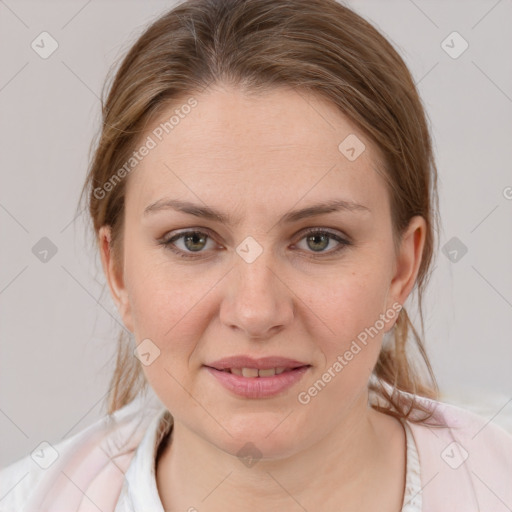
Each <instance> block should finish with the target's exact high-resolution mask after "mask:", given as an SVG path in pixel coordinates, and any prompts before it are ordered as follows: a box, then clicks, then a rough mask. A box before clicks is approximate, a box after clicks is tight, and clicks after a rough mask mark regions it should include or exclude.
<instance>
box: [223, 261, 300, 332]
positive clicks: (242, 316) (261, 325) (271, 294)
mask: <svg viewBox="0 0 512 512" xmlns="http://www.w3.org/2000/svg"><path fill="white" fill-rule="evenodd" d="M235 266H236V268H234V269H233V271H232V272H230V273H229V274H228V276H227V278H228V283H227V286H226V289H225V295H224V297H223V300H222V304H221V308H220V320H221V322H222V323H223V324H224V325H227V326H228V327H229V328H230V329H232V330H238V331H240V333H241V334H242V335H243V336H244V337H246V338H250V339H258V340H265V339H268V338H269V337H271V336H274V335H275V334H277V333H278V332H280V331H282V330H283V329H285V328H286V327H287V326H288V325H290V324H291V322H292V320H293V316H294V301H293V297H294V294H293V292H292V291H291V290H290V288H289V287H288V286H287V285H286V282H285V278H284V276H283V275H280V273H279V270H278V266H277V265H275V264H273V261H272V255H271V254H267V251H263V253H262V254H261V255H260V256H259V257H258V258H257V259H256V260H255V261H253V262H252V263H248V262H247V261H245V260H244V259H242V258H239V259H238V260H237V261H236V263H235Z"/></svg>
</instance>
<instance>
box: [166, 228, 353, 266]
mask: <svg viewBox="0 0 512 512" xmlns="http://www.w3.org/2000/svg"><path fill="white" fill-rule="evenodd" d="M191 234H199V235H206V236H207V237H208V238H207V240H208V239H211V240H213V237H212V236H211V234H210V233H209V231H199V230H191V231H182V232H181V233H178V234H176V235H174V236H173V237H171V238H168V239H165V238H164V239H162V240H160V244H161V245H163V246H164V247H165V248H166V249H169V250H170V251H172V252H173V253H175V254H176V255H177V256H179V257H180V258H187V259H197V258H200V257H202V256H200V254H201V251H197V253H195V254H193V253H190V252H185V251H182V250H181V249H178V248H176V246H175V245H174V242H175V241H177V240H179V239H181V238H183V237H185V236H186V235H191ZM312 235H327V236H328V237H329V238H330V239H332V240H335V241H336V242H338V243H339V245H338V246H337V247H336V248H335V249H332V250H330V251H327V252H318V253H316V254H315V253H314V252H312V254H313V255H314V256H315V257H320V258H321V257H324V256H331V255H333V254H335V253H338V252H340V251H342V250H343V249H344V248H345V247H347V246H349V245H352V242H350V241H349V240H347V239H345V238H342V237H341V236H339V235H336V234H335V233H332V232H331V231H327V230H326V229H322V228H313V229H309V230H307V231H306V232H304V233H303V235H302V236H301V238H299V242H300V241H301V240H303V239H304V238H307V237H308V236H312Z"/></svg>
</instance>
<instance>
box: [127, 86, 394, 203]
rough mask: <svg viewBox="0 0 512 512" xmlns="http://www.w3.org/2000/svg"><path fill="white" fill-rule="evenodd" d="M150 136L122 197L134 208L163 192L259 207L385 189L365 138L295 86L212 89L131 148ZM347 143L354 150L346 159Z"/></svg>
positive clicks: (172, 112)
mask: <svg viewBox="0 0 512 512" xmlns="http://www.w3.org/2000/svg"><path fill="white" fill-rule="evenodd" d="M191 98H193V100H191ZM187 105H194V106H193V107H188V106H187ZM149 139H151V143H150V145H151V146H152V148H151V150H150V151H148V152H147V154H146V156H144V157H143V158H142V159H141V161H140V163H139V164H138V166H137V170H136V172H134V173H132V174H131V175H130V177H129V184H128V191H127V202H130V203H133V204H135V206H136V207H137V209H141V208H142V209H143V208H144V207H145V206H147V204H149V202H151V201H156V200H157V199H159V198H160V197H163V196H164V195H165V194H166V193H168V195H170V196H172V197H179V198H185V197H186V198H190V199H196V200H197V199H198V198H199V199H201V200H203V202H208V203H210V202H211V203H216V204H219V198H222V199H227V198H230V199H232V200H236V199H237V198H238V199H239V201H240V202H245V203H246V204H247V205H252V206H253V207H257V205H258V202H259V201H260V200H261V201H263V202H264V203H265V207H266V208H268V206H269V204H274V205H279V204H280V203H282V202H283V201H285V202H286V203H287V204H288V202H291V203H292V204H293V203H295V202H297V201H299V200H300V199H301V198H302V197H305V196H310V198H311V200H315V199H319V198H322V197H323V196H324V195H325V193H329V194H330V195H331V197H332V195H333V193H336V192H337V191H339V195H340V196H344V197H346V198H348V199H352V200H358V201H360V202H363V201H367V202H368V201H374V200H377V199H379V197H380V198H381V199H382V194H383V193H384V194H385V185H384V181H383V180H382V177H381V174H382V173H381V171H380V169H381V167H382V166H381V164H380V163H379V152H378V151H377V149H376V148H375V147H374V145H373V144H372V143H371V142H370V140H369V139H368V138H367V137H366V136H365V135H364V134H363V133H362V132H361V131H360V130H359V129H358V128H357V126H356V125H355V124H354V123H352V122H351V121H350V120H349V119H348V118H347V117H346V116H344V115H343V114H342V113H341V112H339V111H338V110H337V108H336V107H335V106H334V105H332V104H330V103H329V102H327V101H326V100H324V99H322V98H320V97H318V96H314V95H311V94H307V93H306V92H302V91H301V92H297V91H295V90H293V89H289V88H280V89H275V90H270V91H266V92H265V93H261V94H257V95H256V94H252V93H251V94H247V93H245V92H244V91H242V90H240V89H238V88H226V87H220V86H216V87H215V88H214V89H209V90H208V91H207V92H205V93H202V94H198V95H193V96H191V97H184V98H183V99H182V100H181V102H174V103H173V105H172V106H170V107H169V108H168V109H166V111H164V112H162V113H161V115H159V117H158V118H157V119H156V120H154V121H153V122H152V123H151V125H149V126H148V130H147V132H146V133H145V134H144V136H143V137H142V139H141V141H142V142H141V143H140V144H139V146H140V145H141V144H143V143H144V141H148V140H149ZM344 141H348V142H344ZM340 144H341V146H340ZM363 144H364V146H363ZM347 145H348V146H350V147H348V146H347ZM347 147H348V149H349V150H350V149H351V147H354V149H355V151H357V153H359V152H360V151H362V152H361V154H360V155H359V156H358V157H357V158H356V159H353V158H348V157H351V156H353V153H354V152H352V153H346V150H347ZM363 148H364V150H363ZM357 153H356V156H357ZM194 196H196V197H194ZM222 204H224V203H222ZM290 206H291V205H290Z"/></svg>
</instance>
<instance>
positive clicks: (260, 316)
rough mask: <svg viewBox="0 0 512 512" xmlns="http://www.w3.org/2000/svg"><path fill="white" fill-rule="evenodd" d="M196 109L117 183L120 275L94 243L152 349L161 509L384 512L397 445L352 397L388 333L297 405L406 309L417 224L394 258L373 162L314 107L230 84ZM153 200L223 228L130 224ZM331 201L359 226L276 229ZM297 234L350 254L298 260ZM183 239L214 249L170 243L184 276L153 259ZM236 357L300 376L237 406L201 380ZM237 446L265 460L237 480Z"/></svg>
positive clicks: (309, 253)
mask: <svg viewBox="0 0 512 512" xmlns="http://www.w3.org/2000/svg"><path fill="white" fill-rule="evenodd" d="M194 97H195V98H196V100H197V101H198V105H197V106H196V107H195V108H194V109H193V110H192V111H191V112H190V113H189V114H188V115H187V116H184V118H183V119H181V120H180V123H179V125H177V126H176V127H175V128H174V129H173V131H172V132H171V133H170V134H168V135H167V136H165V137H164V138H163V140H162V141H161V142H160V143H159V144H158V145H157V146H156V147H155V148H154V149H152V150H151V151H150V152H149V154H148V155H147V156H146V157H145V158H144V159H143V160H142V162H141V163H140V164H139V165H138V166H137V169H136V170H135V171H133V172H132V173H131V174H130V175H129V177H128V183H127V195H126V205H125V206H126V208H125V226H124V240H123V244H124V245H123V258H122V262H121V265H120V266H116V265H115V260H114V257H113V256H114V255H113V253H112V252H111V251H110V250H109V240H110V232H109V228H108V227H104V228H102V229H101V230H100V233H99V235H100V240H101V256H102V262H103V267H104V270H105V273H106V276H107V280H108V284H109V287H110V291H111V293H112V297H113V299H114V301H115V303H116V306H117V307H118V309H119V312H120V314H121V316H122V319H123V321H124V323H125V325H126V327H127V328H128V329H129V330H130V331H132V332H133V333H134V335H135V338H136V341H137V343H140V342H141V341H142V340H144V339H146V338H149V339H150V340H151V341H152V343H154V344H155V345H156V346H157V347H158V348H159V350H160V355H159V357H157V358H156V359H155V360H154V362H153V363H152V364H150V365H149V366H144V367H143V369H144V372H145V375H146V378H147V380H148V382H149V384H150V385H151V387H152V388H153V389H154V391H155V392H156V394H157V395H158V396H159V398H160V399H161V400H162V402H163V403H164V404H165V405H166V407H167V408H168V409H169V410H170V411H171V413H172V415H173V417H174V429H173V433H172V437H171V442H170V443H169V445H168V447H167V448H166V450H165V451H164V453H163V455H162V457H161V459H160V461H159V464H158V468H157V485H158V489H159V493H160V496H161V499H162V502H163V504H164V507H165V509H166V510H176V511H177V510H188V509H189V507H196V508H197V509H198V510H200V511H203V510H208V511H217V510H219V511H220V510H223V511H224V512H225V511H231V510H303V508H302V507H304V508H306V509H307V510H322V511H330V510H333V511H334V510H336V511H338V512H339V511H340V510H356V509H357V510H359V511H364V510H377V507H378V509H379V510H389V511H396V510H399V509H400V506H401V503H402V499H403V492H404V481H405V434H404V431H403V428H402V426H401V424H400V423H399V422H398V421H397V420H396V419H394V418H392V417H390V416H387V415H385V414H382V413H378V412H376V411H375V410H373V409H372V408H370V407H369V406H368V391H367V385H368V379H369V376H370V374H371V372H372V369H373V367H374V365H375V363H376V361H377V358H378V355H379V351H380V346H381V342H382V337H383V335H384V332H385V331H387V330H389V329H390V328H391V327H392V325H393V323H394V321H395V320H390V321H388V322H387V323H386V325H385V327H384V328H383V329H381V330H380V331H379V333H378V335H376V336H374V337H373V338H371V339H370V341H369V342H368V343H367V345H366V346H364V348H362V350H361V351H360V352H359V353H358V354H357V355H355V356H354V357H353V359H352V360H351V361H350V362H349V363H348V364H347V365H346V366H345V367H344V368H343V370H342V371H341V372H339V373H338V374H337V375H336V377H335V378H333V379H332V380H331V381H330V382H329V383H328V384H327V385H326V386H325V388H324V389H323V390H322V391H321V392H319V393H318V394H317V395H316V396H315V397H314V398H312V399H311V401H310V402H309V403H308V404H306V405H304V404H301V403H299V402H298V400H297V395H298V393H299V392H301V391H304V390H307V389H308V388H309V387H310V386H311V385H312V384H313V383H314V382H315V381H317V380H318V379H319V378H321V376H322V374H323V373H324V372H325V371H326V370H327V369H328V368H329V367H332V365H333V363H334V362H335V361H336V360H337V357H338V356H339V355H343V354H344V353H345V351H346V350H347V349H348V348H349V347H350V345H351V343H352V341H353V340H354V339H356V338H357V336H358V334H360V333H361V332H362V331H364V329H365V328H368V327H370V326H373V325H374V324H375V322H376V320H378V319H379V315H380V314H383V313H385V312H386V311H388V310H390V309H392V306H393V304H396V303H399V304H403V303H404V301H405V299H406V298H407V296H408V295H409V293H410V292H411V290H412V288H413V286H414V282H415V279H416V275H417V271H418V267H419V263H420V260H421V251H422V248H423V244H424V238H425V221H424V219H423V218H421V217H414V218H413V219H411V223H410V225H409V228H408V229H407V230H406V232H405V233H404V236H403V238H402V241H401V245H400V248H399V250H398V251H395V247H394V245H393V238H392V233H393V232H392V224H391V213H390V203H389V198H388V192H387V188H386V184H385V181H384V179H383V178H382V175H381V174H382V171H380V170H379V168H382V166H381V165H380V164H379V153H378V151H377V149H376V148H375V147H374V146H373V145H372V143H371V142H370V140H369V139H368V138H367V137H366V136H365V135H364V134H363V133H361V132H360V130H358V129H357V128H356V126H355V125H354V124H353V123H351V122H350V121H349V120H348V118H346V117H345V116H344V115H342V114H341V113H340V112H338V111H337V110H336V109H335V108H334V107H333V106H332V105H331V104H330V103H327V102H325V101H324V100H322V99H321V98H318V97H316V96H312V95H307V94H306V93H303V92H301V93H300V94H299V93H297V92H296V91H293V90H291V89H287V88H283V89H274V90H272V91H268V92H266V93H264V94H260V95H258V96H256V95H247V94H246V93H244V92H243V91H241V90H240V89H237V88H232V87H229V86H227V85H217V86H216V87H215V88H210V89H208V90H207V91H206V92H204V93H202V94H200V95H196V96H194ZM183 103H185V101H184V102H183ZM174 108H176V106H175V105H174V106H173V107H172V108H169V110H168V111H166V112H165V113H164V114H163V115H162V117H161V119H159V120H157V122H156V123H155V126H156V125H158V124H159V123H160V122H162V121H163V120H166V119H169V117H170V116H171V115H172V113H173V111H174ZM152 128H153V127H149V129H148V133H147V134H145V136H147V135H148V134H150V133H151V129H152ZM350 134H355V135H356V136H357V137H358V138H359V139H360V140H361V141H363V143H364V144H365V146H366V150H365V151H364V152H363V153H362V154H361V155H360V156H359V157H358V158H357V159H356V160H355V161H349V160H348V159H347V158H346V157H345V156H344V155H343V154H342V153H341V152H340V151H339V149H338V145H339V144H340V142H341V141H343V140H344V139H345V138H346V137H347V136H348V135H350ZM162 198H173V199H180V200H186V201H191V202H194V203H196V204H198V205H200V206H205V205H207V206H209V207H211V208H215V209H217V210H221V211H222V212H225V213H226V214H227V215H229V216H232V217H233V218H234V220H237V221H238V222H236V223H234V224H228V223H221V222H218V221H214V220H209V219H205V218H200V217H196V216H193V215H190V214H185V213H181V212H177V211H174V210H171V209H162V210H160V211H158V212H154V213H150V214H146V215H145V214H144V210H145V208H146V207H147V206H148V205H150V204H152V203H154V202H155V201H158V200H160V199H162ZM329 199H344V200H347V201H353V202H355V203H358V204H360V205H363V206H365V207H366V208H367V209H368V210H360V211H340V212H335V213H328V214H322V215H319V216H316V217H311V218H306V219H302V220H299V221H296V222H294V223H291V224H289V225H288V224H286V225H285V224H282V225H281V224H280V223H278V221H279V219H280V218H281V216H282V215H284V214H285V213H288V212H289V211H291V210H295V209H301V208H305V207H306V206H310V205H312V204H314V203H318V202H323V201H326V200H329ZM307 228H325V229H327V230H329V231H330V232H333V233H334V234H337V235H339V236H341V237H342V238H344V239H348V240H349V241H350V242H351V243H350V245H347V246H344V247H342V249H341V250H340V251H339V252H333V251H334V250H335V249H336V248H337V247H339V242H337V241H336V240H335V239H329V238H327V239H320V240H318V239H317V241H316V244H315V241H314V240H313V241H311V240H310V242H309V243H308V238H307V232H305V230H306V229H307ZM186 229H194V230H199V231H202V232H205V230H206V234H208V235H210V236H211V238H207V241H206V243H204V242H203V243H201V242H197V239H196V241H195V242H192V243H191V244H189V245H188V246H187V245H186V244H185V239H184V238H181V239H179V240H177V241H175V242H174V244H175V247H176V248H178V249H181V250H182V251H184V252H187V249H188V254H192V256H194V257H193V258H190V259H187V258H180V257H179V256H177V255H176V254H175V253H173V252H172V251H171V250H170V249H169V248H166V247H165V246H163V245H162V244H161V243H160V242H159V240H160V241H161V239H162V238H163V237H166V239H167V240H168V239H169V238H171V234H176V232H177V231H179V230H180V231H182V232H183V231H185V230H186ZM248 236H251V237H253V238H254V239H255V240H256V241H257V242H258V244H259V245H260V246H261V248H262V249H263V252H262V253H261V255H260V256H259V257H258V258H257V259H256V260H255V261H254V262H252V263H247V262H246V261H245V260H244V259H242V258H241V257H240V256H239V255H238V254H237V252H236V248H237V246H239V244H241V242H242V241H244V240H245V239H246V237H248ZM190 247H192V248H195V247H199V248H200V252H194V251H193V250H190ZM319 247H320V249H318V248H319ZM315 249H316V251H315ZM201 251H202V252H201ZM395 319H396V316H395ZM241 354H243V355H250V356H253V357H264V356H269V355H278V356H283V357H289V358H292V359H297V360H299V361H302V362H305V363H307V364H310V365H311V368H309V370H308V371H307V373H306V374H305V375H304V376H303V378H302V380H301V381H300V382H299V383H298V384H296V385H294V386H293V387H292V388H291V389H289V390H287V391H286V392H284V393H283V394H281V395H279V396H276V397H273V398H266V399H244V398H240V397H236V396H234V395H232V394H231V393H230V392H229V391H227V390H226V389H224V387H222V386H221V385H220V384H219V383H218V382H217V380H216V379H214V378H213V377H212V376H211V375H210V374H209V373H208V372H207V371H206V369H205V368H204V367H203V365H204V364H205V363H211V362H213V361H215V360H218V359H220V358H223V357H227V356H231V355H241ZM248 442H250V443H253V445H254V446H256V447H257V449H258V450H259V452H261V454H262V457H261V459H259V460H258V462H257V463H256V464H255V465H253V466H251V467H247V466H246V465H245V464H243V463H242V461H241V460H240V459H239V458H238V457H237V453H238V452H239V450H240V449H241V448H242V447H243V446H244V445H246V443H248ZM221 482H222V484H221V485H219V484H220V483H221ZM368 491H370V492H368ZM205 497H206V498H205ZM248 507H250V508H248Z"/></svg>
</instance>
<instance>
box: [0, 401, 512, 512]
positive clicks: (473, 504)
mask: <svg viewBox="0 0 512 512" xmlns="http://www.w3.org/2000/svg"><path fill="white" fill-rule="evenodd" d="M426 402H428V403H429V404H430V405H432V406H434V407H435V414H434V417H433V418H432V420H430V421H428V422H427V423H426V424H416V423H411V422H408V424H409V426H410V428H411V430H412V433H413V435H414V439H415V442H416V446H417V450H418V455H419V461H420V468H421V481H422V499H423V508H422V510H423V511H425V512H442V511H446V512H473V511H474V512H477V511H480V512H507V511H508V512H510V511H511V510H512V435H510V434H509V433H507V432H506V431H505V430H503V429H502V428H501V427H498V426H497V425H495V424H493V423H492V422H490V421H486V420H485V419H484V418H482V417H480V416H477V415H475V414H473V413H471V412H469V411H466V410H464V409H461V408H458V407H455V406H452V405H447V404H443V403H441V402H433V401H430V400H428V401H426ZM141 407H142V408H141ZM154 407H155V405H153V406H151V405H149V407H148V405H147V404H143V405H142V406H141V403H140V401H139V400H134V401H133V402H132V403H130V404H128V405H127V406H125V407H123V408H122V409H120V410H119V411H117V412H116V413H115V414H114V415H113V416H112V417H111V418H109V417H108V416H105V417H104V418H102V419H100V420H98V421H97V422H96V423H94V424H93V425H91V426H90V427H88V428H86V429H84V430H82V431H81V432H79V433H78V434H76V435H74V436H73V437H70V438H68V439H66V440H65V441H62V442H60V443H58V444H56V445H55V446H54V447H53V448H52V447H51V446H48V447H45V446H42V447H41V448H40V450H39V452H37V451H36V452H33V453H32V458H33V459H34V460H36V458H37V457H41V461H46V462H45V463H43V465H45V464H47V463H48V461H52V460H53V458H54V457H53V455H54V450H55V453H58V457H57V459H56V460H55V461H54V462H53V463H52V464H51V465H49V467H48V468H47V469H44V468H42V467H39V465H37V464H35V463H34V460H32V458H31V457H30V456H27V457H25V458H23V459H20V460H19V461H17V462H15V463H14V464H12V465H10V466H8V467H7V468H5V469H3V470H1V471H0V511H1V512H43V511H44V512H75V511H79V512H86V511H87V512H88V511H90V510H94V511H97V510H98V508H99V509H100V510H101V511H102V512H113V511H114V509H115V508H116V503H117V501H118V498H119V495H120V492H121V488H122V486H123V481H124V474H125V472H126V471H127V469H128V466H129V464H130V461H131V460H132V457H133V455H134V453H135V449H136V448H137V446H138V444H139V442H140V441H141V438H142V436H143V434H144V433H145V430H146V429H147V426H148V424H149V422H150V421H151V420H152V419H153V418H154V416H155V413H158V411H161V410H162V409H161V408H162V405H161V404H160V405H156V409H155V408H154ZM433 421H437V422H443V423H445V424H447V425H449V426H448V427H442V428H438V427H432V426H430V425H431V424H432V422H433ZM52 457H53V458H52ZM84 495H86V496H87V497H88V498H89V499H84ZM93 504H94V505H93ZM141 512H151V511H149V510H148V511H146V510H145V511H141Z"/></svg>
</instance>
